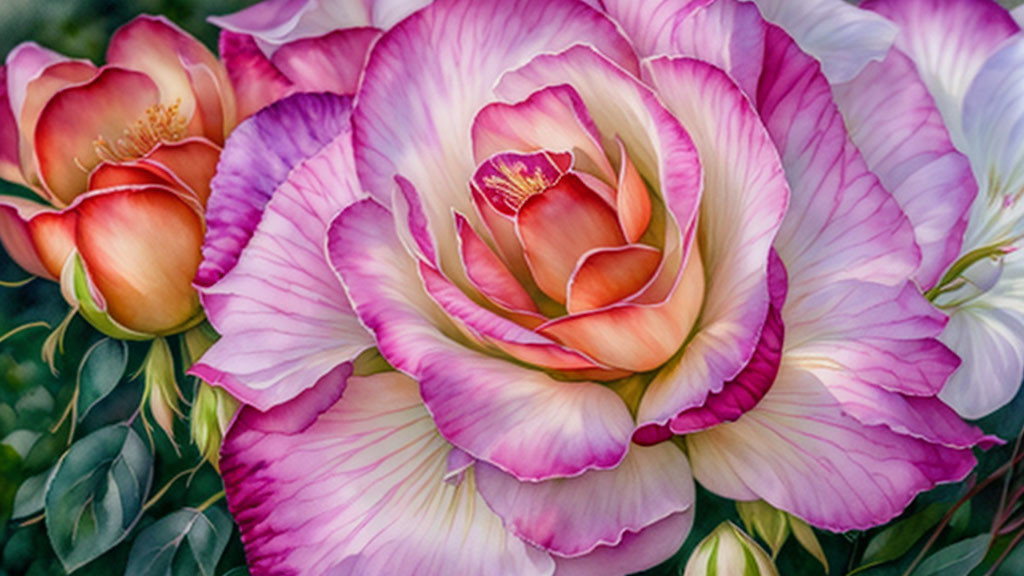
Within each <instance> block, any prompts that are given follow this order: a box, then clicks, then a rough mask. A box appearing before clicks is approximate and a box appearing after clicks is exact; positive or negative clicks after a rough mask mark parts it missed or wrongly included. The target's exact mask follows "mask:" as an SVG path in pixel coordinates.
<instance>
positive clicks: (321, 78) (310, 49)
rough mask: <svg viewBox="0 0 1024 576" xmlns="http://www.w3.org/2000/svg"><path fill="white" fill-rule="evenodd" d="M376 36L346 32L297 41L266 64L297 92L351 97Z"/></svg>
mask: <svg viewBox="0 0 1024 576" xmlns="http://www.w3.org/2000/svg"><path fill="white" fill-rule="evenodd" d="M380 34H381V33H380V31H379V30H377V29H375V28H348V29H345V30H338V31H336V32H331V33H330V34H326V35H324V36H320V37H317V38H307V39H304V40H297V41H295V42H291V43H289V44H286V45H284V46H282V47H280V48H279V49H277V51H275V52H274V55H273V56H271V57H270V61H271V62H272V63H273V64H274V66H276V67H277V69H278V70H280V71H281V73H282V74H284V75H285V76H286V77H288V79H289V80H291V81H292V83H294V84H295V86H296V88H297V89H298V90H299V91H301V92H334V93H335V94H352V93H354V92H355V91H356V85H357V84H358V83H359V76H360V74H361V73H362V71H363V67H364V66H365V65H366V57H367V55H368V54H369V52H370V47H371V46H372V45H373V43H374V42H375V41H376V40H377V38H380Z"/></svg>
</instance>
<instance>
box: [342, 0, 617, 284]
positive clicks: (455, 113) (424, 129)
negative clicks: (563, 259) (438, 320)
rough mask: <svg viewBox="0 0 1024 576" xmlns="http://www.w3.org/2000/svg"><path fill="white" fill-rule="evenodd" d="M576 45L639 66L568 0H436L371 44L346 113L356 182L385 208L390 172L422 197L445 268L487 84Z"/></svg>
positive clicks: (610, 30) (602, 25)
mask: <svg viewBox="0 0 1024 576" xmlns="http://www.w3.org/2000/svg"><path fill="white" fill-rule="evenodd" d="M580 42H586V43H588V44H591V45H593V46H595V47H596V48H597V49H598V50H601V51H602V52H603V53H605V54H607V55H608V56H609V57H610V58H612V60H613V61H616V62H620V63H622V64H623V65H624V66H627V67H629V68H630V69H631V70H634V71H635V70H636V59H635V58H636V57H635V55H634V54H633V51H632V48H631V47H630V46H629V43H628V42H627V41H626V39H625V38H623V37H622V36H621V35H620V34H619V32H618V31H617V30H616V28H615V25H614V24H613V23H612V22H611V21H610V20H608V19H607V18H606V17H605V16H604V15H602V14H600V13H598V12H596V11H594V10H593V9H591V8H590V7H588V6H586V5H585V4H582V3H580V2H577V1H575V0H552V1H550V2H543V3H532V2H526V1H525V0H512V1H510V0H437V1H435V2H434V3H432V4H430V6H428V7H427V8H424V9H423V10H421V11H419V12H416V13H415V14H413V15H412V16H410V17H409V18H407V19H405V20H403V21H402V22H401V23H399V24H398V25H397V26H395V27H394V28H392V29H391V30H390V31H388V32H386V33H385V35H384V36H383V37H382V38H381V39H380V41H378V43H377V44H376V46H375V48H374V50H373V52H372V54H371V57H370V60H369V62H368V63H367V67H366V70H365V73H364V78H363V82H362V87H361V89H360V93H359V96H358V105H357V106H356V110H355V113H354V117H353V124H354V126H355V146H356V162H357V166H358V170H359V180H360V182H362V184H363V186H364V188H365V189H366V190H367V192H369V193H370V194H371V195H372V196H373V197H374V198H377V199H378V200H379V201H381V202H382V203H385V204H386V203H389V202H390V200H391V194H392V189H393V187H394V176H395V174H396V173H400V174H401V175H402V176H404V177H405V178H407V179H408V180H409V181H410V182H411V183H412V184H413V186H415V187H416V189H417V190H419V191H420V194H421V195H422V196H423V198H424V209H425V211H426V213H427V217H428V219H429V221H430V227H431V228H432V230H433V231H434V233H435V240H436V241H437V243H438V246H437V247H438V253H439V256H440V259H441V262H442V263H449V264H445V269H446V270H449V269H455V268H456V267H457V263H458V248H457V240H456V237H455V231H454V228H453V227H452V226H451V211H452V210H453V209H454V210H456V211H458V212H460V213H462V214H465V215H467V216H468V215H470V214H472V204H471V197H470V195H469V194H466V184H467V183H468V182H469V181H470V179H471V178H472V175H473V172H474V170H475V168H476V162H475V161H474V158H473V149H472V141H471V138H470V135H471V127H472V124H473V119H474V118H475V117H476V115H477V113H478V112H479V110H480V109H481V108H482V107H483V106H484V105H486V104H488V103H489V102H491V101H493V100H494V95H493V94H492V91H491V88H492V86H494V84H495V83H496V81H497V80H498V79H499V78H500V76H501V75H502V73H504V72H505V71H506V70H507V69H509V68H512V67H515V66H517V65H519V64H521V63H522V62H524V61H526V60H527V59H528V58H530V57H532V56H534V55H536V54H538V53H544V52H552V51H558V50H562V49H565V48H566V47H568V46H571V45H573V44H576V43H580ZM531 92H532V91H531ZM526 96H528V94H525V95H523V98H525V97H526Z"/></svg>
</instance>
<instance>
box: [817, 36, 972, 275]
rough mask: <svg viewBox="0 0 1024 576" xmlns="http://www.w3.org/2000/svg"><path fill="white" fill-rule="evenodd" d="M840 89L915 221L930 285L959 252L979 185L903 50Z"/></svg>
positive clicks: (852, 129) (839, 97) (886, 180)
mask: <svg viewBox="0 0 1024 576" xmlns="http://www.w3.org/2000/svg"><path fill="white" fill-rule="evenodd" d="M833 91H834V93H835V99H836V104H838V106H839V109H840V111H842V113H843V119H844V120H845V121H846V128H847V132H848V133H849V135H850V139H851V140H853V143H854V144H856V145H857V148H858V149H859V150H860V152H861V154H863V156H864V161H865V162H867V165H868V168H870V169H871V171H872V172H874V173H875V174H876V175H877V176H878V179H879V181H880V182H881V184H882V185H883V186H885V189H886V190H888V191H889V192H890V193H892V195H893V197H894V198H896V201H897V202H899V204H900V207H901V208H903V211H904V212H905V213H906V214H907V217H908V218H909V219H910V223H911V224H913V226H914V235H915V237H916V239H917V245H918V246H920V248H921V266H920V268H918V270H917V272H916V273H915V275H914V279H915V280H916V281H917V283H918V284H919V285H920V286H921V288H922V289H924V290H927V289H928V288H931V287H932V286H933V285H934V284H935V283H936V282H937V281H938V279H939V276H940V275H941V274H942V272H943V271H944V270H945V269H946V268H947V267H948V266H949V265H950V264H952V263H953V261H954V260H955V259H956V257H957V256H958V255H959V253H960V245H961V242H962V241H963V231H964V230H965V229H966V227H967V213H966V212H967V207H968V206H970V204H971V201H972V200H973V199H974V197H975V195H976V194H977V186H978V185H977V183H976V182H975V181H974V175H973V174H971V169H970V164H969V163H968V162H967V159H966V158H965V157H964V156H962V155H961V154H960V153H959V152H957V150H956V149H955V148H954V147H953V144H952V142H951V141H950V137H949V132H948V131H947V129H946V126H945V125H944V124H943V122H942V116H941V115H940V114H939V111H938V109H937V108H936V107H935V105H934V103H933V102H934V101H933V100H932V98H931V95H930V94H929V93H928V90H927V88H926V87H925V86H924V84H923V83H922V82H921V80H920V79H919V78H918V76H917V71H916V70H915V69H914V64H913V62H911V61H910V60H909V59H908V58H907V57H906V56H905V55H904V54H903V53H902V52H900V51H899V50H897V49H895V48H894V49H892V50H890V52H889V54H888V55H887V56H886V57H885V59H883V60H881V61H879V62H871V63H869V64H868V65H867V66H865V67H864V70H863V71H862V72H861V73H860V74H858V75H857V76H856V77H855V78H854V79H853V80H851V81H849V82H846V83H845V84H841V85H838V86H833Z"/></svg>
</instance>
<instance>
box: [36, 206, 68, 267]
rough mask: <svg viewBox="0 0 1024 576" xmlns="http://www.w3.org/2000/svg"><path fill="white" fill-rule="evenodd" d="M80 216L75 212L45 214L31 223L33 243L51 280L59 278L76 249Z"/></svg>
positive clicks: (48, 212)
mask: <svg viewBox="0 0 1024 576" xmlns="http://www.w3.org/2000/svg"><path fill="white" fill-rule="evenodd" d="M77 220H78V215H77V214H76V213H75V212H73V211H65V212H50V211H47V212H43V213H40V214H39V215H38V216H36V217H35V218H33V219H32V220H31V221H29V231H30V232H31V233H32V242H33V244H34V245H35V247H36V253H37V254H39V260H40V261H41V262H42V263H43V266H45V267H46V271H47V272H49V276H50V277H51V278H59V277H60V274H61V270H63V268H64V263H65V262H67V259H68V256H71V252H72V251H73V250H74V249H75V228H76V224H77Z"/></svg>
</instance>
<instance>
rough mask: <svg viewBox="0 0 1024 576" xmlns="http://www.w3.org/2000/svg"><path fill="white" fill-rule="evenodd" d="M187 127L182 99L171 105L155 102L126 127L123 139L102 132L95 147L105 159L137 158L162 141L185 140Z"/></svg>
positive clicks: (113, 160)
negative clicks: (108, 138)
mask: <svg viewBox="0 0 1024 576" xmlns="http://www.w3.org/2000/svg"><path fill="white" fill-rule="evenodd" d="M187 127H188V119H186V118H185V116H184V115H182V113H181V100H180V99H179V100H177V101H176V102H175V103H174V104H172V105H170V106H165V105H164V104H154V105H153V106H150V107H149V108H147V109H146V111H145V113H143V115H142V117H141V118H139V119H138V120H136V121H135V122H134V123H132V124H131V125H129V126H128V127H127V128H125V129H124V131H123V132H121V136H120V137H119V138H117V139H116V140H114V141H113V142H111V141H110V140H107V139H106V138H104V137H103V135H100V136H99V137H98V138H96V141H95V142H93V146H94V147H95V149H96V156H98V157H99V159H100V161H103V162H124V161H128V160H137V159H139V158H142V157H143V156H145V155H146V154H148V153H149V152H150V151H151V150H152V149H153V148H155V147H156V146H157V145H158V144H160V143H163V142H177V141H178V140H181V139H182V138H184V137H185V129H186V128H187Z"/></svg>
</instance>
